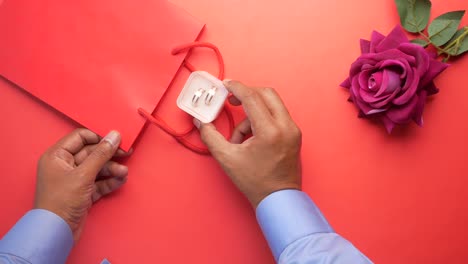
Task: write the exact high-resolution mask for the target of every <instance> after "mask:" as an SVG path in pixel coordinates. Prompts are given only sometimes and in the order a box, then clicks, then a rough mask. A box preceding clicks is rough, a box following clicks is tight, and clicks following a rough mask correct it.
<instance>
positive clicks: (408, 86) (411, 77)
mask: <svg viewBox="0 0 468 264" xmlns="http://www.w3.org/2000/svg"><path fill="white" fill-rule="evenodd" d="M418 86H419V73H418V71H417V70H415V69H414V68H413V69H412V70H410V71H408V77H407V78H406V83H405V86H404V87H403V91H404V92H403V93H402V94H401V95H400V96H398V97H397V98H395V100H393V103H394V104H396V105H404V104H406V103H407V102H408V101H410V100H411V98H412V97H413V96H414V95H415V94H416V91H417V89H418Z"/></svg>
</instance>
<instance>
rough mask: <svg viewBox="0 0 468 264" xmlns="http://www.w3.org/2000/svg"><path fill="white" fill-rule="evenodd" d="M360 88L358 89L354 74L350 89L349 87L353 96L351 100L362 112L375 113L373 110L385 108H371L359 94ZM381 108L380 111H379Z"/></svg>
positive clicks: (357, 81) (356, 78)
mask: <svg viewBox="0 0 468 264" xmlns="http://www.w3.org/2000/svg"><path fill="white" fill-rule="evenodd" d="M359 91H360V89H359V80H358V77H357V76H355V77H354V78H353V80H352V84H351V89H350V92H351V94H352V96H353V101H354V104H355V105H356V106H357V107H358V108H359V110H361V111H362V112H364V114H366V115H367V114H369V113H371V114H372V113H375V110H377V111H379V112H382V111H385V110H386V109H375V108H372V107H370V106H369V104H368V103H366V102H365V101H364V100H363V99H362V98H361V95H360V92H359ZM380 110H381V111H380Z"/></svg>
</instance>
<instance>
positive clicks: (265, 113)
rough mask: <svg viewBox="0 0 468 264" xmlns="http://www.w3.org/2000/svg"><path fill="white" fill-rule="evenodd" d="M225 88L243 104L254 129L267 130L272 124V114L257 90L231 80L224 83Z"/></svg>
mask: <svg viewBox="0 0 468 264" xmlns="http://www.w3.org/2000/svg"><path fill="white" fill-rule="evenodd" d="M224 86H225V87H226V88H227V89H228V90H229V91H230V92H232V94H233V95H234V96H235V97H236V98H237V99H239V101H240V102H242V106H243V107H244V111H245V114H246V115H247V117H248V118H249V120H250V122H251V124H252V126H253V127H254V128H260V129H261V128H265V127H267V126H268V125H269V124H271V123H272V121H273V118H272V116H271V113H270V111H269V110H268V108H267V106H266V105H265V102H264V101H263V99H262V97H261V96H260V95H259V94H258V92H257V91H256V90H255V89H252V88H249V87H247V86H245V85H243V84H242V83H240V82H238V81H231V80H228V81H224Z"/></svg>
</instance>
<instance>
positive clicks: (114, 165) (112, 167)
mask: <svg viewBox="0 0 468 264" xmlns="http://www.w3.org/2000/svg"><path fill="white" fill-rule="evenodd" d="M127 175H128V167H127V166H125V165H122V164H120V163H118V162H116V161H108V162H107V163H106V165H104V167H103V168H102V169H101V171H100V172H99V174H98V177H117V178H125V177H127Z"/></svg>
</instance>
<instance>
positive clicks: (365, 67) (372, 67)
mask: <svg viewBox="0 0 468 264" xmlns="http://www.w3.org/2000/svg"><path fill="white" fill-rule="evenodd" d="M373 69H375V66H374V65H371V64H364V65H362V67H361V70H363V71H364V70H373Z"/></svg>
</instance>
